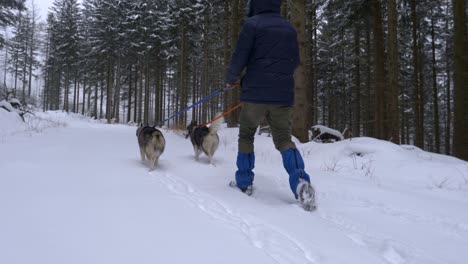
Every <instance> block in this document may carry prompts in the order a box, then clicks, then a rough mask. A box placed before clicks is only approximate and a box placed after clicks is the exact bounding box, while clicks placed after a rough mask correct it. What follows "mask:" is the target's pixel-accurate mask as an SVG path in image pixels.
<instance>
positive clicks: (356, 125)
mask: <svg viewBox="0 0 468 264" xmlns="http://www.w3.org/2000/svg"><path fill="white" fill-rule="evenodd" d="M354 56H355V58H354V59H355V71H356V80H355V84H354V85H355V86H354V98H355V101H354V122H353V128H352V131H353V135H354V136H356V137H359V135H360V131H361V26H360V25H359V22H357V24H356V28H355V31H354Z"/></svg>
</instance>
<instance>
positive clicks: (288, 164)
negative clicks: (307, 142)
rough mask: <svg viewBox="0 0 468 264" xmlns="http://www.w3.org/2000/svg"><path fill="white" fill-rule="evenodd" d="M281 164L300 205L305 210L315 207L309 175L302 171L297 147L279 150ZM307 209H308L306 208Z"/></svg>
mask: <svg viewBox="0 0 468 264" xmlns="http://www.w3.org/2000/svg"><path fill="white" fill-rule="evenodd" d="M281 156H282V158H283V166H284V168H285V169H286V171H287V172H288V174H289V186H290V188H291V191H292V192H293V194H294V196H295V197H296V199H298V200H299V202H300V203H301V206H302V207H303V208H304V209H305V210H307V211H310V210H313V208H315V192H314V189H313V188H312V186H311V185H310V177H309V175H308V174H307V173H306V172H305V171H304V160H303V159H302V156H301V153H299V151H298V150H297V149H293V148H290V149H287V150H285V151H283V152H281ZM308 209H309V210H308Z"/></svg>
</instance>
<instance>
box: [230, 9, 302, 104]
mask: <svg viewBox="0 0 468 264" xmlns="http://www.w3.org/2000/svg"><path fill="white" fill-rule="evenodd" d="M249 5H250V6H249V8H250V11H249V16H250V18H249V19H248V20H247V21H246V22H245V24H244V26H243V28H242V31H241V33H240V35H239V39H238V41H237V46H236V49H235V51H234V53H233V55H232V59H231V65H230V66H229V69H228V72H227V74H226V81H227V82H228V83H235V82H236V81H237V80H238V79H239V77H240V74H241V72H242V71H243V70H244V68H247V69H246V73H245V75H244V76H243V78H242V80H241V87H242V92H241V101H242V102H252V103H261V104H280V105H288V106H292V105H293V104H294V77H293V75H294V70H295V69H296V67H297V66H298V65H299V47H298V43H297V33H296V30H295V29H294V28H293V27H292V26H291V24H290V23H289V22H288V21H287V20H286V19H284V18H282V17H281V15H280V10H281V0H251V1H250V4H249Z"/></svg>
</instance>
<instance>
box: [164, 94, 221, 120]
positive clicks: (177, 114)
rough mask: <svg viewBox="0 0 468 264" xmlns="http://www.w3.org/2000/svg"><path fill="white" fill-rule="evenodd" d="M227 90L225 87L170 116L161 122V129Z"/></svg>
mask: <svg viewBox="0 0 468 264" xmlns="http://www.w3.org/2000/svg"><path fill="white" fill-rule="evenodd" d="M227 90H228V88H227V87H223V88H221V89H219V90H217V91H215V92H214V93H212V94H210V95H208V96H207V97H205V98H203V99H201V100H199V101H198V102H196V103H194V104H193V105H191V106H188V107H186V108H184V109H182V110H180V111H179V112H177V113H175V114H173V115H172V116H170V117H168V118H166V119H164V120H163V121H161V122H160V123H159V125H158V126H159V127H161V126H162V125H163V124H164V123H166V122H167V121H169V120H171V119H173V118H175V117H177V116H179V115H180V114H182V113H185V112H187V111H188V110H190V109H192V108H194V107H195V106H197V105H199V104H201V103H204V102H206V101H208V100H210V99H211V98H213V97H215V96H217V95H219V94H220V93H222V92H224V91H227Z"/></svg>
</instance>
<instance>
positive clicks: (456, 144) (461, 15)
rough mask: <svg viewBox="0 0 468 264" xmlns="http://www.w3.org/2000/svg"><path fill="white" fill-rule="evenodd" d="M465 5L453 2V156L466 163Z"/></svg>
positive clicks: (461, 1) (467, 79)
mask: <svg viewBox="0 0 468 264" xmlns="http://www.w3.org/2000/svg"><path fill="white" fill-rule="evenodd" d="M465 5H466V3H465V1H464V0H453V12H454V49H455V50H454V51H455V60H454V64H455V67H454V68H455V97H454V99H455V111H454V112H455V114H454V118H455V120H454V131H453V133H454V137H453V154H454V155H455V156H456V157H458V158H460V159H462V160H466V161H468V54H467V52H466V51H467V50H468V36H467V28H466V27H467V26H466V19H467V17H466V6H465Z"/></svg>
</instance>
